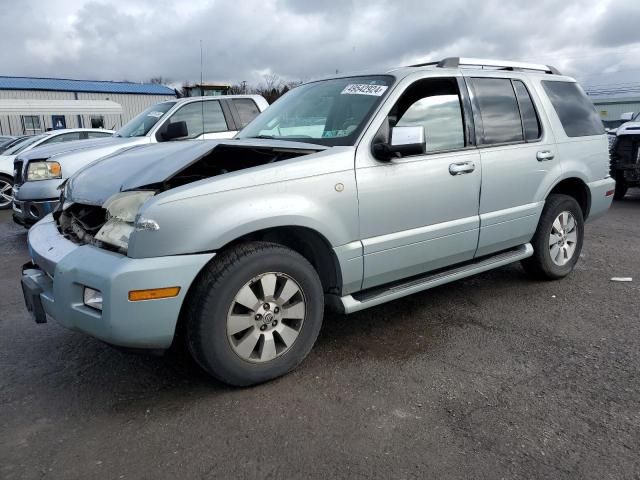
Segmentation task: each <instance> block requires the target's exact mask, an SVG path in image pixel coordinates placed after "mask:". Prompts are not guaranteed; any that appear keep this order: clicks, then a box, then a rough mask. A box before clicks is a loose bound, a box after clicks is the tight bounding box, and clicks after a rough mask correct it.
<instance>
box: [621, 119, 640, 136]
mask: <svg viewBox="0 0 640 480" xmlns="http://www.w3.org/2000/svg"><path fill="white" fill-rule="evenodd" d="M621 134H630V135H640V122H627V123H623V124H622V125H620V126H619V127H618V129H617V130H616V135H621Z"/></svg>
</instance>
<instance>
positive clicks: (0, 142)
mask: <svg viewBox="0 0 640 480" xmlns="http://www.w3.org/2000/svg"><path fill="white" fill-rule="evenodd" d="M15 139H16V137H13V136H8V135H0V149H1V148H2V147H3V146H4V145H6V144H7V143H10V142H11V141H13V140H15Z"/></svg>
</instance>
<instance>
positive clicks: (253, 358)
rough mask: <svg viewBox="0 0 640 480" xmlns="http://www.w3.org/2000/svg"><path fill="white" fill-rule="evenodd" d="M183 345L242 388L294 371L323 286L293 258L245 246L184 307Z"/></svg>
mask: <svg viewBox="0 0 640 480" xmlns="http://www.w3.org/2000/svg"><path fill="white" fill-rule="evenodd" d="M187 301H188V302H189V303H188V307H187V311H186V321H187V329H186V334H187V344H188V346H189V350H190V351H191V354H192V355H193V357H194V359H195V360H196V361H197V362H198V363H199V364H200V366H202V368H204V369H205V370H206V371H207V372H208V373H209V374H211V375H212V376H214V377H215V378H217V379H218V380H221V381H222V382H224V383H228V384H230V385H235V386H248V385H253V384H258V383H262V382H266V381H268V380H271V379H273V378H276V377H279V376H281V375H284V374H285V373H287V372H289V371H290V370H292V369H293V368H295V367H296V366H297V365H298V364H299V363H300V362H301V361H302V360H303V359H304V358H305V357H306V356H307V354H308V353H309V351H310V350H311V348H312V347H313V344H314V343H315V341H316V338H317V337H318V333H319V332H320V327H321V325H322V318H323V313H324V311H323V310H324V294H323V290H322V284H321V282H320V278H319V277H318V274H317V272H316V271H315V269H314V268H313V266H312V265H311V264H310V263H309V262H308V261H307V260H306V259H305V258H304V257H302V256H301V255H300V254H298V253H297V252H295V251H293V250H291V249H289V248H286V247H283V246H281V245H278V244H275V243H268V242H251V243H245V244H241V245H238V246H236V247H233V248H231V249H230V250H227V251H225V252H222V253H221V254H220V255H219V256H218V257H216V258H215V260H214V261H213V262H212V263H211V264H209V265H208V266H207V267H205V270H204V271H203V272H202V273H201V274H200V276H199V278H198V279H197V280H196V283H195V284H194V287H193V291H192V292H191V294H190V295H189V297H188V300H187Z"/></svg>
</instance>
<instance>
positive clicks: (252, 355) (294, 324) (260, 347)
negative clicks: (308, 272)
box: [227, 272, 306, 363]
mask: <svg viewBox="0 0 640 480" xmlns="http://www.w3.org/2000/svg"><path fill="white" fill-rule="evenodd" d="M305 316H306V304H305V297H304V292H303V291H302V288H301V287H300V285H299V284H298V282H296V281H295V280H294V279H293V278H291V277H290V276H289V275H287V274H285V273H280V272H269V273H264V274H262V275H259V276H257V277H255V278H253V279H251V280H250V281H249V282H247V283H246V284H245V285H244V286H243V287H242V288H241V289H240V291H239V292H238V293H237V294H236V296H235V298H234V300H233V302H232V304H231V307H230V308H229V312H228V314H227V337H228V339H229V343H230V345H231V348H232V349H233V351H234V352H235V353H236V355H238V356H239V357H240V358H242V359H243V360H246V361H249V362H253V363H265V362H269V361H271V360H273V359H275V358H276V357H279V356H280V355H282V354H284V353H285V352H286V351H287V350H289V349H290V348H291V346H292V345H293V344H294V343H295V341H296V339H297V338H298V335H299V334H300V330H301V329H302V324H303V323H304V319H305Z"/></svg>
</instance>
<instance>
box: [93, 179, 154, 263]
mask: <svg viewBox="0 0 640 480" xmlns="http://www.w3.org/2000/svg"><path fill="white" fill-rule="evenodd" d="M155 194H156V192H154V191H136V192H122V193H116V194H115V195H113V196H111V197H109V198H108V199H107V201H106V202H104V204H103V205H102V208H104V209H105V210H106V211H107V222H106V223H105V224H104V225H103V226H102V228H101V229H100V230H99V231H98V233H97V234H96V237H95V238H96V240H100V241H101V242H104V243H108V244H109V245H113V246H115V247H118V248H120V249H121V250H124V251H126V250H127V248H128V246H129V236H130V235H131V232H133V231H134V230H135V229H136V217H137V216H138V210H140V207H141V206H142V204H143V203H144V202H146V201H147V200H148V199H149V198H151V197H153V196H154V195H155ZM156 225H157V224H156ZM158 228H159V227H158ZM156 229H157V228H156Z"/></svg>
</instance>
